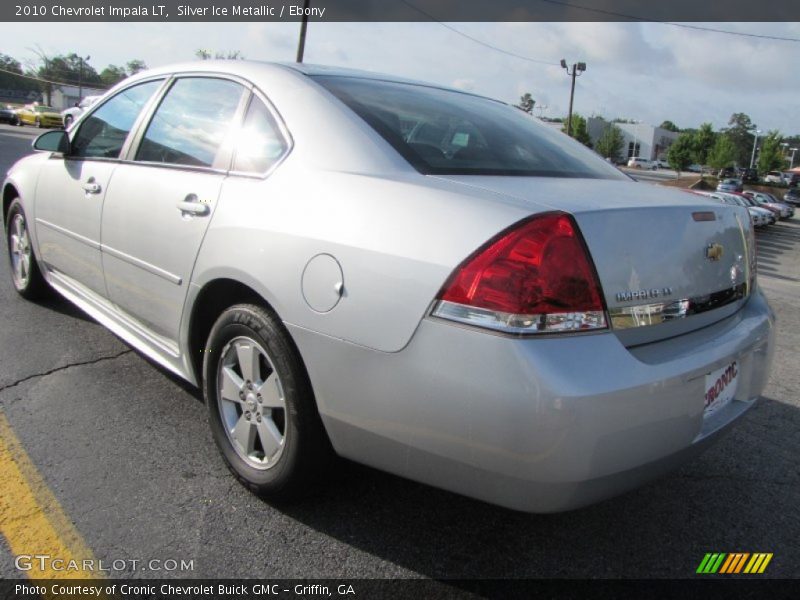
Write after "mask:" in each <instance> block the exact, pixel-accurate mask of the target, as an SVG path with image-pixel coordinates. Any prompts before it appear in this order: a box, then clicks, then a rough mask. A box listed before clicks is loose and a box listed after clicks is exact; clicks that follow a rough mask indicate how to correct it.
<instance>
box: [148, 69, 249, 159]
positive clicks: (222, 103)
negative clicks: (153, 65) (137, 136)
mask: <svg viewBox="0 0 800 600" xmlns="http://www.w3.org/2000/svg"><path fill="white" fill-rule="evenodd" d="M244 92H245V88H244V87H242V86H241V85H239V84H238V83H235V82H233V81H228V80H225V79H212V78H206V77H194V78H192V77H188V78H185V79H178V80H177V81H176V82H175V83H174V84H173V86H172V87H171V88H170V90H169V91H168V92H167V94H166V96H165V97H164V99H163V100H162V101H161V104H160V105H159V107H158V109H157V110H156V112H155V114H154V115H153V119H152V120H151V121H150V124H149V125H148V126H147V131H146V132H145V134H144V138H143V139H142V142H141V144H140V145H139V151H138V152H137V154H136V160H139V161H146V162H155V163H169V164H175V165H187V166H193V167H211V166H214V164H215V162H216V161H217V156H218V154H219V153H220V151H221V149H222V147H223V144H224V142H225V141H226V138H227V136H228V134H229V132H230V131H231V126H232V124H233V119H234V117H235V116H236V111H237V108H238V107H239V102H240V101H241V99H242V94H243V93H244Z"/></svg>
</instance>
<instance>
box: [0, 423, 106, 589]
mask: <svg viewBox="0 0 800 600" xmlns="http://www.w3.org/2000/svg"><path fill="white" fill-rule="evenodd" d="M0 490H2V494H0V533H2V535H3V537H4V538H5V539H6V542H8V545H9V547H10V548H11V553H12V555H14V556H15V557H16V556H20V555H26V556H27V555H31V556H33V555H47V556H49V557H50V558H51V559H61V560H62V561H63V562H62V563H56V568H57V569H58V570H56V569H54V568H53V566H52V565H51V564H50V562H49V561H47V562H46V564H45V565H44V568H42V564H41V562H40V561H39V560H30V561H27V560H26V561H25V564H28V563H29V564H30V566H31V569H30V570H28V571H24V573H25V574H26V575H27V576H28V577H29V578H30V579H99V578H101V576H102V575H101V573H100V572H96V571H85V570H83V569H79V570H73V569H71V568H69V565H70V564H74V565H78V566H80V565H83V564H84V563H83V561H84V560H91V561H92V563H91V564H97V563H96V561H95V559H94V556H93V554H92V552H91V550H89V548H88V547H87V546H86V543H85V542H84V541H83V538H82V537H81V535H80V533H78V531H77V530H76V529H75V526H74V525H73V524H72V522H71V521H70V520H69V517H67V515H66V514H65V513H64V510H63V509H62V508H61V505H59V503H58V500H56V498H55V496H53V493H52V492H51V491H50V490H49V489H48V487H47V485H46V484H45V482H44V481H43V480H42V477H41V475H39V473H38V471H37V470H36V467H35V466H34V465H33V463H32V462H31V459H30V458H29V457H28V455H27V454H26V453H25V449H24V448H23V447H22V444H21V443H20V441H19V439H17V436H16V435H15V434H14V431H13V430H12V429H11V425H10V424H9V422H8V420H7V419H6V417H5V415H4V414H3V413H2V412H0ZM70 561H75V562H74V563H70ZM62 566H63V568H62Z"/></svg>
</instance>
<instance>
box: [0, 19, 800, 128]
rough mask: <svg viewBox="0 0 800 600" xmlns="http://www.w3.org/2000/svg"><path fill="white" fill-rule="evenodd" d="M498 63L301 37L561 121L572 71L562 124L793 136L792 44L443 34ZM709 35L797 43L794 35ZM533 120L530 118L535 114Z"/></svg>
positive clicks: (60, 41) (418, 43) (443, 43)
mask: <svg viewBox="0 0 800 600" xmlns="http://www.w3.org/2000/svg"><path fill="white" fill-rule="evenodd" d="M449 25H450V26H451V27H453V28H455V29H457V30H459V31H461V32H463V33H465V34H467V35H469V36H472V37H474V38H477V39H479V40H481V41H484V42H486V43H489V44H492V45H495V46H497V47H500V48H502V49H504V50H507V51H508V52H511V53H515V54H519V55H522V56H525V57H529V58H532V59H535V60H537V61H544V63H549V64H542V63H539V62H531V61H526V60H523V59H520V58H516V57H512V56H508V55H506V54H503V53H500V52H496V51H493V50H490V49H488V48H486V47H484V46H482V45H480V44H478V43H476V42H474V41H471V40H469V39H466V38H465V37H463V36H461V35H458V34H457V33H455V32H453V31H451V30H450V29H448V28H446V27H444V26H442V25H441V24H438V23H311V24H310V25H309V29H308V39H307V46H306V57H305V59H306V62H314V63H321V64H330V65H339V66H346V67H351V68H358V69H367V70H373V71H382V72H386V73H392V74H396V75H402V76H404V77H410V78H415V79H422V80H425V81H430V82H434V83H438V84H443V85H448V86H455V87H459V88H463V89H468V90H471V91H474V92H477V93H480V94H484V95H487V96H491V97H493V98H498V99H501V100H504V101H508V102H516V101H517V100H518V98H519V96H520V95H521V94H522V93H524V92H531V94H532V95H533V97H534V98H535V99H536V100H537V103H538V104H539V105H540V106H545V105H546V106H547V109H546V110H544V111H543V114H544V115H546V116H551V117H555V116H563V115H564V114H565V113H566V111H567V107H568V102H569V79H568V77H567V75H566V73H565V72H564V71H563V70H562V69H561V68H560V67H559V66H558V62H559V60H560V59H561V58H566V59H567V61H568V62H570V63H571V62H577V61H584V62H586V63H587V65H588V69H587V71H586V73H585V74H584V75H583V76H582V77H580V78H579V79H578V82H577V86H576V93H575V110H576V111H578V112H580V113H581V114H585V115H592V114H599V115H603V116H606V117H609V118H613V117H624V118H631V119H637V120H642V121H644V122H648V123H653V124H659V123H660V122H661V121H663V120H664V119H670V120H672V121H674V122H675V123H676V124H677V125H678V126H681V127H696V126H698V125H699V124H700V123H702V122H704V121H710V122H711V123H713V125H714V126H715V128H719V127H723V126H725V125H726V124H727V120H728V117H729V116H730V115H731V113H733V112H745V113H747V114H749V115H750V117H751V118H752V120H753V122H754V123H756V124H757V125H758V127H759V128H761V129H764V130H767V129H779V130H781V131H782V132H783V133H784V134H795V133H800V122H798V106H799V105H800V77H798V75H797V73H798V64H800V43H792V42H783V41H776V40H765V39H758V38H749V37H740V36H732V35H724V34H718V33H711V32H704V31H697V30H691V29H685V28H680V27H674V26H670V25H664V24H657V23H450V24H449ZM708 26H711V27H717V28H721V29H728V30H733V31H740V32H748V33H757V34H764V35H772V36H782V37H793V38H798V39H800V23H723V24H708ZM298 30H299V25H298V24H296V23H157V24H155V23H72V24H65V23H23V24H15V25H14V26H13V27H11V26H10V25H9V24H6V27H5V31H4V35H3V49H2V51H3V52H4V53H7V54H11V55H12V56H14V57H15V58H17V59H19V60H22V61H23V62H24V61H25V60H31V59H34V58H35V54H34V53H33V52H32V51H31V50H29V48H32V47H34V46H36V45H38V46H40V47H41V48H42V49H43V50H44V51H45V52H47V53H48V54H58V53H66V52H70V51H75V52H78V53H81V54H83V55H87V54H90V55H91V56H92V59H91V61H90V63H91V64H92V65H93V66H94V67H95V68H96V69H97V70H98V71H100V70H101V69H102V68H103V67H105V66H106V65H107V64H109V63H112V64H124V63H125V62H127V61H128V60H130V59H132V58H141V59H143V60H144V61H145V62H147V64H148V65H150V66H160V65H164V64H168V63H170V62H178V61H184V60H191V59H193V58H194V52H195V50H197V49H198V48H205V49H208V50H211V51H212V52H213V51H229V50H239V51H241V52H242V53H243V54H244V55H245V57H246V58H248V59H255V60H276V61H291V60H294V56H295V51H296V44H297V35H298ZM539 113H540V111H538V110H537V111H536V114H539Z"/></svg>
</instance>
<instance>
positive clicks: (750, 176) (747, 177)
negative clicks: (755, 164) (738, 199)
mask: <svg viewBox="0 0 800 600" xmlns="http://www.w3.org/2000/svg"><path fill="white" fill-rule="evenodd" d="M739 179H741V180H742V181H743V182H744V183H758V171H757V170H756V169H750V168H747V169H739Z"/></svg>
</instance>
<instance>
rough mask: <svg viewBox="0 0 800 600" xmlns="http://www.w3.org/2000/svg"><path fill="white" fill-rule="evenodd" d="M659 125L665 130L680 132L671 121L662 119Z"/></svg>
mask: <svg viewBox="0 0 800 600" xmlns="http://www.w3.org/2000/svg"><path fill="white" fill-rule="evenodd" d="M659 127H660V128H661V129H666V130H667V131H674V132H675V133H680V131H681V130H680V129H679V128H678V126H677V125H675V123H673V122H672V121H664V122H663V123H661V125H659Z"/></svg>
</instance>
